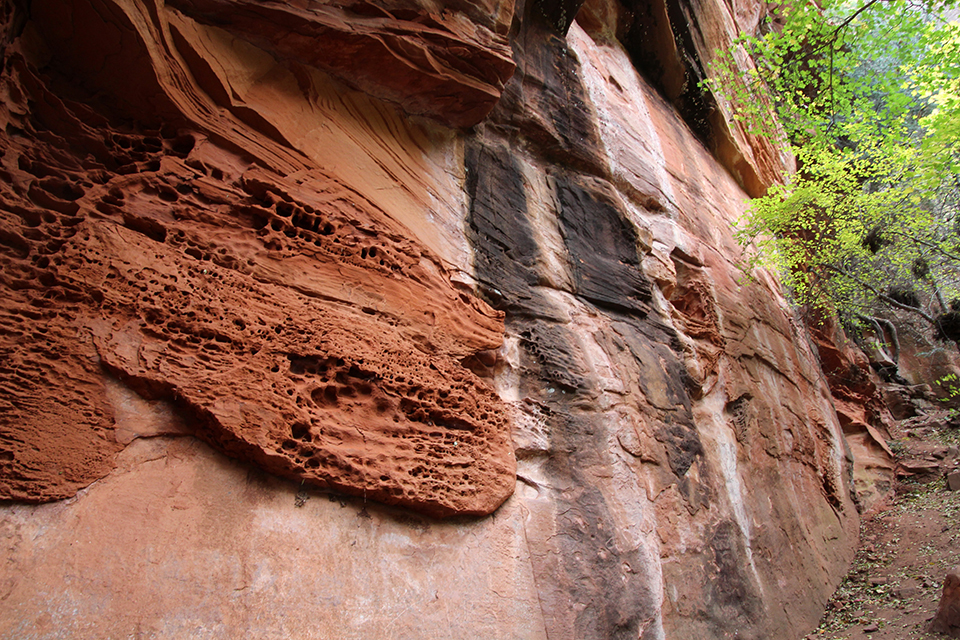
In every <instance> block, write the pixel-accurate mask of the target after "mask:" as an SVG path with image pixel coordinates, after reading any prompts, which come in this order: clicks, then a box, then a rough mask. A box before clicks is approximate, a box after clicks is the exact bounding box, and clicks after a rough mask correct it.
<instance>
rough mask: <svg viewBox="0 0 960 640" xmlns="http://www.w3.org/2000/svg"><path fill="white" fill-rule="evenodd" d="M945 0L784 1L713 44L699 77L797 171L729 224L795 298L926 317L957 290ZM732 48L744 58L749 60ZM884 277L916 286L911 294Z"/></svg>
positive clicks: (959, 71)
mask: <svg viewBox="0 0 960 640" xmlns="http://www.w3.org/2000/svg"><path fill="white" fill-rule="evenodd" d="M952 8H953V2H952V0H951V1H950V2H941V1H939V0H924V1H920V2H911V1H907V0H889V1H881V0H867V1H865V2H859V3H856V2H855V3H850V2H842V1H831V0H827V1H826V2H824V3H822V4H821V5H819V6H818V5H816V4H814V3H813V2H808V1H800V0H786V2H785V3H784V4H782V5H779V6H778V7H777V8H776V11H775V12H774V13H773V15H772V16H771V18H769V19H768V20H767V21H766V22H765V23H764V24H763V26H762V28H761V30H760V33H759V34H757V35H753V36H748V37H744V38H742V39H741V40H740V41H739V42H738V43H737V44H736V46H735V47H734V48H733V49H731V50H730V51H726V52H718V56H717V62H716V63H715V65H714V74H713V80H711V81H710V82H709V84H710V85H711V89H712V90H713V91H715V92H718V93H719V94H721V95H723V96H724V97H725V99H726V101H727V103H728V104H730V105H732V106H733V108H734V114H735V115H734V116H733V117H734V118H735V119H736V120H739V121H740V122H741V124H742V125H743V126H744V127H745V128H747V129H748V130H749V131H751V132H752V133H755V134H759V135H763V136H766V137H768V138H771V139H773V140H775V141H777V142H779V143H780V144H782V145H784V146H786V147H788V148H789V149H790V150H791V151H792V152H793V153H794V155H795V156H796V158H797V164H798V171H797V173H796V174H795V175H793V176H789V177H787V178H786V179H785V181H784V182H783V183H782V184H776V185H774V186H772V187H771V188H770V189H769V191H768V193H767V195H766V196H764V197H762V198H758V199H756V200H754V201H753V202H752V203H751V207H750V209H749V211H748V213H747V215H746V216H745V217H744V219H743V220H742V222H741V224H740V227H739V229H738V233H739V238H740V240H741V242H742V243H743V244H744V245H746V246H750V247H752V248H753V249H754V250H755V252H754V253H753V254H752V258H753V262H752V263H751V264H756V263H757V262H762V263H765V264H767V265H772V266H774V267H776V268H778V270H779V271H780V273H781V274H782V277H783V280H784V283H785V284H786V285H787V286H788V287H789V288H790V289H791V290H792V292H793V294H794V295H795V297H796V298H797V300H798V302H800V303H802V304H810V305H814V306H819V307H826V308H829V309H833V310H839V311H840V312H841V313H842V314H843V315H847V316H848V317H855V316H856V315H858V314H863V313H867V312H868V311H867V310H868V309H869V308H871V307H873V306H875V305H876V303H878V302H879V303H882V304H885V305H888V306H890V307H895V308H898V309H901V310H904V311H908V312H910V313H914V314H917V315H919V316H920V317H923V318H924V319H925V320H926V321H927V322H929V323H930V325H931V326H932V327H935V326H936V324H937V323H936V318H937V316H939V315H941V314H943V313H946V312H947V305H946V304H945V303H944V300H945V299H946V298H948V297H953V296H956V295H957V294H958V293H960V291H958V289H960V23H957V22H956V21H955V20H950V19H948V18H946V17H945V16H949V15H951V9H952ZM744 53H748V54H750V59H752V60H754V61H756V64H755V66H754V67H752V68H750V69H749V70H748V71H747V72H741V71H738V69H742V68H743V67H744V65H743V64H742V63H741V64H739V65H738V64H734V63H733V61H734V60H737V59H739V60H741V61H742V60H744V59H745V58H744V56H743V54H744ZM891 290H895V291H896V290H911V291H920V292H925V293H926V295H925V296H923V298H924V299H925V300H927V301H928V302H927V305H926V307H924V306H923V305H920V304H915V302H916V300H913V299H911V300H909V301H905V300H903V299H902V297H900V296H895V295H893V296H892V295H889V292H890V291H891Z"/></svg>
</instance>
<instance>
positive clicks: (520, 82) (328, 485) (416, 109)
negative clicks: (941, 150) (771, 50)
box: [0, 0, 879, 640]
mask: <svg viewBox="0 0 960 640" xmlns="http://www.w3.org/2000/svg"><path fill="white" fill-rule="evenodd" d="M388 5H389V6H388ZM401 5H402V6H401ZM488 5H489V6H488ZM4 6H5V7H6V9H5V12H4V14H3V15H4V16H6V17H7V23H6V32H5V37H4V40H3V41H4V42H5V43H6V47H7V48H6V55H5V59H6V60H7V65H6V67H5V70H4V72H3V76H2V81H3V88H4V91H3V93H2V94H0V97H2V105H3V108H2V110H0V117H2V123H3V125H4V128H3V131H2V133H0V139H2V141H3V142H2V144H3V149H4V156H3V171H4V175H3V180H2V181H0V197H2V198H3V203H4V206H3V207H2V208H0V259H2V261H3V262H2V264H3V270H2V287H3V292H4V296H3V298H2V299H3V301H4V302H3V303H2V305H0V308H2V312H0V328H2V332H0V341H2V342H0V345H2V346H0V348H2V349H3V354H4V356H5V357H4V366H3V368H2V369H0V384H2V385H3V388H4V390H5V393H4V395H3V397H2V398H0V402H2V403H3V404H2V405H0V406H2V407H3V409H2V411H0V425H2V431H0V438H2V440H0V446H2V448H3V453H2V454H0V456H2V464H3V467H2V469H3V471H2V478H0V481H2V491H3V497H5V498H7V499H8V500H14V502H12V503H10V504H8V505H6V506H4V507H3V509H2V511H0V532H2V534H0V535H2V536H3V540H2V543H3V544H4V548H6V549H8V554H7V555H8V562H7V563H6V564H5V565H4V567H3V568H2V569H0V585H2V591H0V599H2V601H3V602H4V606H3V607H2V613H0V636H3V637H17V638H31V637H33V638H48V637H57V636H58V634H61V635H62V634H63V633H67V634H68V635H70V636H72V637H104V636H125V635H131V634H133V635H135V634H137V633H141V634H144V635H147V636H152V637H165V638H183V637H196V638H200V637H238V636H241V635H253V636H256V637H264V638H287V637H298V638H329V637H342V638H369V637H395V638H449V637H482V638H548V637H549V638H551V639H557V638H560V639H562V638H597V639H600V638H603V639H606V638H644V639H646V640H649V639H658V638H685V639H694V640H695V639H700V638H702V639H713V638H724V637H732V636H733V635H734V634H737V636H738V637H740V638H742V639H748V638H755V639H761V638H797V637H800V636H802V635H803V633H805V631H806V630H807V629H809V628H811V627H812V626H813V625H815V624H816V622H817V620H818V618H819V615H820V612H821V609H822V604H823V602H825V600H826V599H827V597H828V596H829V594H830V593H831V592H832V588H833V586H834V585H835V584H836V582H837V581H839V579H840V578H841V577H842V576H843V575H844V573H845V572H846V566H847V563H848V562H849V560H850V558H851V556H852V550H853V548H854V545H855V544H856V540H857V526H858V517H857V508H856V505H855V502H854V500H853V498H852V492H853V485H852V473H853V469H854V467H853V465H852V460H851V457H850V454H849V450H848V448H847V445H846V443H845V441H844V439H843V438H844V429H843V426H842V422H841V421H840V420H838V417H837V413H836V412H835V410H834V408H833V405H832V399H831V397H830V395H829V391H830V390H829V387H828V384H827V382H826V381H825V379H824V378H823V375H822V373H821V371H820V370H819V367H818V361H817V357H816V355H815V354H814V352H813V351H812V349H811V346H810V342H809V340H808V338H807V334H806V332H805V330H804V328H803V326H802V325H801V323H800V322H799V321H798V320H797V318H795V317H794V316H793V314H792V312H791V311H790V309H789V307H788V305H787V304H786V303H785V301H784V300H783V299H782V298H781V297H780V296H779V294H778V293H777V291H778V286H777V283H776V282H774V281H773V279H772V278H770V277H769V276H768V275H767V274H763V273H760V274H757V278H756V280H754V281H751V282H740V281H739V279H738V278H739V272H738V270H737V268H736V265H735V262H736V259H737V256H738V248H737V246H736V244H735V242H734V240H733V238H732V236H731V233H730V231H729V223H730V221H731V220H733V219H735V218H736V217H737V216H738V215H739V214H740V212H741V211H742V207H743V201H744V199H745V198H746V193H745V191H744V188H747V189H751V190H753V189H756V188H758V185H762V184H763V182H764V178H763V177H762V176H764V175H772V174H773V173H775V171H776V169H777V167H778V166H780V167H782V164H778V162H779V161H775V160H774V155H775V154H768V155H766V156H763V159H762V160H757V158H758V157H760V156H759V155H758V154H757V152H756V149H754V150H753V151H748V149H747V146H749V145H747V144H746V143H743V142H742V141H741V140H740V138H738V137H737V136H735V135H732V136H727V138H725V140H727V142H724V143H723V144H724V145H727V147H725V148H728V150H729V149H734V150H736V149H739V151H738V153H740V155H739V156H738V158H740V159H744V158H746V159H745V160H743V161H744V162H746V163H747V164H748V165H749V166H750V171H749V172H746V173H745V171H746V170H743V171H739V170H737V168H736V166H735V165H734V164H731V162H730V157H731V156H729V155H727V156H725V155H724V154H723V153H719V151H718V148H719V147H717V146H716V145H715V144H710V145H709V146H705V145H704V144H703V141H702V138H703V137H704V135H703V134H704V132H703V131H698V130H697V129H696V127H694V129H693V130H691V128H690V126H688V122H685V121H684V118H687V120H689V116H690V113H693V112H690V111H689V110H688V111H686V112H684V111H683V110H681V112H680V113H678V111H677V109H679V108H680V107H678V106H677V105H678V102H677V100H680V99H681V98H682V100H681V102H682V103H683V104H688V103H689V101H691V100H694V101H696V100H700V99H705V98H704V97H703V96H701V97H700V98H697V96H696V94H695V93H692V91H693V90H692V89H691V88H690V87H689V86H687V87H683V86H681V87H680V89H679V91H680V93H679V94H677V95H676V96H671V95H669V93H668V92H663V95H666V99H665V98H664V97H662V96H661V94H658V92H657V91H656V90H655V89H654V88H653V86H652V85H651V84H649V83H648V82H647V81H646V80H645V79H644V78H643V77H641V75H640V74H639V73H638V72H637V66H636V64H637V63H636V52H635V51H634V52H631V51H630V50H629V49H630V46H632V45H630V43H629V42H627V43H626V44H621V43H620V42H619V41H618V40H617V39H616V37H615V36H616V34H618V33H623V32H624V29H625V26H624V23H623V22H622V21H623V20H626V19H627V17H629V15H630V13H631V11H636V9H637V7H633V8H628V7H625V6H623V5H619V4H614V3H606V4H604V3H599V2H593V3H588V4H587V5H586V6H585V8H584V9H583V10H582V11H581V14H580V15H581V16H583V20H582V22H583V24H582V25H581V24H579V23H577V22H573V23H572V24H568V23H569V20H565V19H563V17H564V15H566V14H565V12H566V11H568V10H569V11H574V10H575V3H564V2H561V3H547V4H546V5H543V6H541V5H539V4H536V3H530V4H524V5H517V6H513V5H512V4H510V3H494V2H491V3H486V4H478V5H468V4H467V3H449V4H447V5H445V6H434V5H433V4H430V5H429V6H427V5H426V3H424V4H422V5H420V4H414V3H407V2H402V3H382V6H381V4H377V5H374V4H369V5H367V4H364V5H359V4H357V5H349V6H348V5H345V4H343V5H341V4H330V3H328V4H320V3H297V4H289V5H282V4H280V5H277V4H269V5H265V4H254V3H242V2H230V3H227V2H221V1H220V0H202V1H201V0H182V1H178V2H176V3H170V4H155V3H153V2H150V1H149V0H37V1H36V2H35V3H34V4H33V7H32V11H31V14H30V15H31V19H30V20H26V21H25V20H24V18H23V17H22V16H20V14H18V13H17V12H15V11H13V10H12V9H11V8H10V7H9V5H4ZM224 7H229V8H224ZM677 11H679V14H678V13H677ZM703 11H704V13H701V12H700V10H699V9H698V10H696V11H693V10H691V8H690V7H665V8H662V11H661V13H663V14H664V15H667V16H668V17H669V18H670V20H671V21H672V22H676V21H677V20H676V19H675V18H676V16H677V15H682V16H686V17H685V18H684V19H685V20H688V21H689V22H688V24H687V26H686V29H689V28H691V25H693V26H694V27H695V26H696V25H701V27H703V28H702V29H701V31H703V34H701V36H698V38H701V39H702V42H707V43H711V42H721V41H724V38H728V37H732V36H731V34H733V33H735V30H736V26H735V25H736V24H737V23H738V21H741V20H743V21H746V22H749V20H750V19H751V18H750V16H751V15H754V14H753V13H751V12H752V11H753V9H751V8H750V7H738V8H737V9H736V15H737V17H736V20H734V18H733V17H732V15H731V14H730V13H729V12H730V11H731V9H730V8H729V7H727V5H723V4H722V3H717V4H716V5H711V6H710V8H709V11H707V10H706V9H704V10H703ZM710 12H713V13H710ZM714 14H717V15H721V14H722V15H723V16H725V17H723V19H722V20H720V22H716V20H719V18H717V19H716V20H715V18H713V17H710V16H712V15H714ZM68 17H69V19H67V18H68ZM567 18H569V16H567ZM570 20H572V18H570ZM511 25H512V26H511ZM706 25H711V26H710V29H707V28H706ZM718 25H719V26H718ZM731 25H734V26H731ZM508 27H510V29H509V43H510V47H511V50H510V51H509V52H508V51H506V50H505V48H504V45H505V43H506V42H507V37H508ZM562 27H568V28H569V29H568V30H565V29H563V28H562ZM621 27H623V28H621ZM287 31H295V32H296V33H300V34H307V35H309V36H310V37H311V38H314V37H316V36H317V35H318V34H322V35H323V36H324V37H323V38H321V39H320V40H310V39H300V38H299V36H298V37H290V38H286V37H284V34H285V33H286V32H287ZM668 31H670V30H668ZM681 31H683V30H682V29H681V30H678V33H680V32H681ZM671 32H672V31H671ZM451 34H452V35H451ZM465 34H467V35H469V36H470V37H467V35H465ZM704 34H706V35H704ZM710 34H713V35H710ZM661 35H663V34H661ZM454 40H456V41H457V42H458V43H455V42H454ZM314 42H316V46H315V47H314V46H312V44H313V43H314ZM698 42H699V40H698ZM681 44H683V43H681ZM683 46H684V47H687V48H688V49H689V47H690V46H693V45H691V44H689V43H687V44H684V45H683ZM697 46H698V47H700V46H701V45H697ZM350 47H355V49H350ZM328 48H332V50H333V52H334V53H336V52H338V51H339V50H340V48H342V49H343V53H344V55H343V56H341V57H337V56H336V55H329V56H328V55H326V54H325V53H324V51H327V49H328ZM674 48H675V49H677V43H676V42H674ZM461 49H462V50H461ZM677 50H679V49H677ZM350 51H354V52H355V54H354V55H352V56H350V55H346V54H347V53H349V52H350ZM387 51H388V52H389V55H387V54H386V53H385V52H387ZM668 53H669V52H668ZM367 54H369V57H366V56H367ZM663 55H666V54H663ZM671 55H672V54H671ZM321 58H322V59H323V60H321ZM664 59H665V58H664ZM457 61H470V62H469V64H467V63H466V62H465V63H464V64H465V65H466V66H468V67H469V68H462V69H461V68H458V69H457V73H454V72H453V71H451V70H450V69H451V65H454V64H455V63H456V64H459V62H457ZM513 65H515V66H516V70H515V72H513V75H512V76H511V75H510V74H511V72H512V71H513ZM401 67H403V68H404V71H403V73H400V71H398V69H399V68H401ZM667 68H669V67H667ZM686 73H687V72H686V71H684V74H686ZM404 74H406V75H404ZM333 76H337V77H342V78H344V79H345V80H347V81H348V82H349V85H350V86H347V85H345V84H343V83H341V82H340V81H338V80H336V79H335V78H334V77H333ZM684 77H685V78H687V75H685V76H684ZM417 78H419V80H418V79H417ZM508 79H509V80H508ZM687 79H688V78H687ZM654 81H655V82H657V83H660V84H661V85H669V84H670V83H671V82H672V81H671V80H670V78H669V77H667V76H663V77H657V78H654ZM498 83H505V84H503V86H502V97H500V99H499V101H498V100H497V98H498V96H501V94H500V93H498V92H500V90H501V88H497V89H495V90H494V89H491V87H496V86H497V85H498ZM680 84H681V85H682V84H683V83H682V82H681V83H680ZM671 86H672V85H671ZM398 87H399V89H398ZM355 89H360V90H361V91H362V92H358V91H356V90H355ZM401 89H402V90H401ZM661 89H662V87H661ZM684 101H686V102H684ZM424 105H432V106H430V107H429V108H426V107H424ZM478 105H483V107H482V108H480V106H478ZM430 109H433V110H432V111H430ZM484 109H486V110H487V111H489V116H488V117H487V118H486V119H485V120H483V121H482V123H481V124H479V125H478V126H476V127H475V128H474V129H472V130H470V131H462V130H458V129H456V128H446V127H445V126H443V125H441V124H437V122H436V121H440V122H444V123H446V124H448V125H452V126H454V127H462V126H468V124H472V123H474V122H478V121H480V120H481V119H482V118H483V115H484V114H486V111H483V110H484ZM490 109H492V111H490ZM684 109H686V107H684ZM411 114H413V115H411ZM419 115H428V116H429V117H430V119H429V120H424V119H421V118H419V117H416V116H419ZM708 129H709V128H708ZM711 131H714V133H713V134H709V131H708V132H707V133H708V134H709V135H707V136H706V137H707V138H710V139H709V140H707V141H706V142H710V141H711V140H713V138H711V136H713V135H715V134H716V131H718V130H717V129H711ZM698 136H699V137H700V139H698ZM731 140H732V141H733V142H730V141H731ZM714 142H715V140H714ZM730 145H733V146H730ZM737 145H740V146H737ZM717 157H720V158H721V160H722V161H723V164H721V162H719V161H718V160H717ZM747 173H749V175H750V176H753V177H751V178H749V179H746V178H745V177H744V176H746V175H747ZM851 402H853V403H854V404H855V402H856V398H852V399H851ZM851 411H853V409H851ZM865 424H868V423H865ZM878 455H879V454H878ZM268 474H269V475H268ZM84 487H86V488H84ZM351 496H352V497H351ZM65 498H66V499H65ZM55 500H60V502H53V503H50V504H41V505H27V504H23V503H24V502H49V501H55ZM384 504H385V505H388V506H383V505H384ZM439 517H444V518H448V519H447V520H442V521H440V520H436V519H434V518H439Z"/></svg>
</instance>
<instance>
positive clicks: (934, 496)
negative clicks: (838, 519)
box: [807, 413, 960, 640]
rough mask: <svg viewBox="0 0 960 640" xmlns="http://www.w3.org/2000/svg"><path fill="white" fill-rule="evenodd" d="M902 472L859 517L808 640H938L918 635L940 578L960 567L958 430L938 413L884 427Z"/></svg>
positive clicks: (937, 595) (932, 608)
mask: <svg viewBox="0 0 960 640" xmlns="http://www.w3.org/2000/svg"><path fill="white" fill-rule="evenodd" d="M891 436H892V437H893V438H894V440H892V441H891V442H890V444H891V449H892V450H893V451H894V452H895V453H896V455H897V457H898V459H899V462H900V464H901V468H902V469H909V470H910V471H911V473H910V474H909V475H905V474H901V477H900V478H899V480H898V483H897V490H896V495H895V496H894V497H893V498H892V499H891V500H890V501H889V502H888V503H887V504H886V505H885V506H884V507H883V508H881V509H879V510H878V511H876V512H875V513H873V514H870V515H869V516H867V517H866V518H864V521H863V524H862V526H861V530H860V548H859V550H858V551H857V556H856V559H855V560H854V563H853V565H852V566H851V568H850V573H849V574H847V577H846V578H845V579H844V581H843V582H842V584H841V585H840V588H839V589H838V590H837V592H836V593H835V594H834V596H833V598H832V599H831V600H830V602H829V603H828V604H827V607H826V610H825V611H824V615H823V619H822V620H821V623H820V627H819V628H818V629H817V631H816V632H815V633H811V634H809V635H808V636H807V639H808V640H865V639H867V638H870V639H872V640H942V639H943V638H945V637H946V636H943V635H938V634H930V633H926V632H925V629H926V627H927V625H928V623H929V621H930V620H931V619H932V618H933V616H934V614H935V613H936V611H937V605H938V603H939V601H940V593H941V589H942V587H943V580H944V578H945V576H946V574H947V572H948V571H949V570H950V569H953V568H960V491H950V490H948V489H947V481H946V474H948V473H950V472H953V471H960V455H958V449H957V448H958V446H960V424H958V423H957V422H956V420H953V421H951V420H950V417H949V415H948V414H946V413H937V414H931V415H926V416H919V417H915V418H910V419H908V420H904V421H901V422H899V423H898V424H896V425H895V426H894V428H893V429H891Z"/></svg>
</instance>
